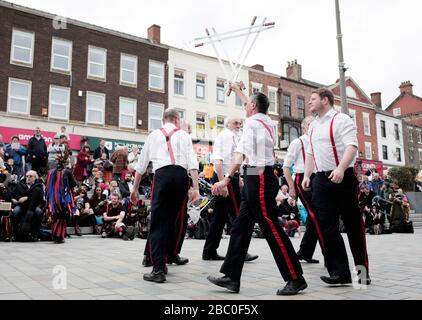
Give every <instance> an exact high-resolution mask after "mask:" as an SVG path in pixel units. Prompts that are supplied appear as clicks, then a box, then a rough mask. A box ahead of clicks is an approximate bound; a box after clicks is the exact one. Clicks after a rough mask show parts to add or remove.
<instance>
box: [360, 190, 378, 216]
mask: <svg viewBox="0 0 422 320" xmlns="http://www.w3.org/2000/svg"><path fill="white" fill-rule="evenodd" d="M374 196H375V195H374V192H373V191H372V190H369V188H368V186H366V185H363V187H362V189H361V190H360V195H359V208H360V212H361V213H362V216H363V217H366V215H367V214H369V212H370V211H371V207H372V201H373V199H374Z"/></svg>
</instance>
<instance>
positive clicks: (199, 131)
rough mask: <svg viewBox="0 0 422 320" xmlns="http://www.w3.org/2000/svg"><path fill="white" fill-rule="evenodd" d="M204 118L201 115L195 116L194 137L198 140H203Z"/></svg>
mask: <svg viewBox="0 0 422 320" xmlns="http://www.w3.org/2000/svg"><path fill="white" fill-rule="evenodd" d="M205 118H206V115H205V114H203V113H197V114H196V136H197V137H198V138H202V139H203V138H205Z"/></svg>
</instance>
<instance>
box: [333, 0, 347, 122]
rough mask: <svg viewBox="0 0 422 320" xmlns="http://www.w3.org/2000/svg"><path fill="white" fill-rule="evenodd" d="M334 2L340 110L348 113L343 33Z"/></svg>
mask: <svg viewBox="0 0 422 320" xmlns="http://www.w3.org/2000/svg"><path fill="white" fill-rule="evenodd" d="M335 3H336V21H337V44H338V60H339V65H338V66H339V70H340V96H341V112H342V113H345V114H349V110H348V108H347V98H346V97H347V96H346V77H345V73H346V70H347V69H346V67H345V63H344V57H343V41H342V40H343V35H342V33H341V22H340V6H339V0H335Z"/></svg>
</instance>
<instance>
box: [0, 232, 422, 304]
mask: <svg viewBox="0 0 422 320" xmlns="http://www.w3.org/2000/svg"><path fill="white" fill-rule="evenodd" d="M415 231H416V233H415V234H393V235H381V236H373V235H368V236H367V242H368V252H369V263H370V270H371V278H372V285H371V286H368V287H367V288H366V289H357V288H354V287H353V286H342V287H333V288H330V287H328V286H326V285H325V284H324V283H322V282H321V281H320V279H319V276H320V275H324V274H326V272H325V270H324V267H323V264H318V265H309V264H306V263H304V264H303V265H302V266H303V269H304V272H305V278H306V280H307V282H308V285H309V287H308V289H307V290H305V291H304V292H303V293H302V294H299V295H297V296H294V297H279V296H277V295H276V291H277V289H278V288H280V287H282V286H284V283H283V281H282V278H281V276H280V274H279V273H278V270H277V268H276V265H275V263H274V261H273V258H272V255H271V252H270V249H269V247H268V245H267V243H266V241H265V240H264V239H252V242H251V247H250V249H249V252H251V253H256V254H259V256H260V257H259V259H258V260H256V261H254V262H251V263H246V264H245V267H244V272H243V277H242V283H241V291H240V293H239V294H233V293H230V292H227V291H225V289H220V288H218V287H215V286H213V285H212V284H210V283H209V282H208V281H207V280H206V277H207V276H208V275H209V274H218V271H219V268H220V266H221V262H220V261H216V262H214V261H202V259H201V253H202V247H203V245H204V241H201V240H192V239H188V240H186V241H185V244H184V247H183V251H182V256H186V257H189V259H190V262H189V264H187V265H185V266H170V267H169V274H168V276H167V282H166V283H164V284H154V283H149V282H145V281H143V280H142V274H143V273H146V272H149V271H150V270H151V269H150V268H143V267H141V260H142V252H143V249H144V245H145V240H140V239H136V240H134V241H132V242H124V241H122V240H120V239H101V238H99V236H83V237H81V238H78V237H72V238H71V239H69V240H67V242H66V243H65V244H64V245H55V244H53V243H50V242H47V243H45V242H41V243H0V257H1V258H0V300H5V299H66V300H68V299H80V300H91V299H99V300H103V299H107V300H109V299H113V300H115V299H125V300H132V299H136V300H151V299H152V300H156V299H159V300H214V299H223V300H262V299H264V300H269V299H275V300H283V299H287V300H301V299H303V300H305V299H306V300H319V299H320V300H350V299H353V300H372V299H387V300H389V299H394V300H408V299H418V300H419V299H422V245H421V244H422V232H421V229H416V230H415ZM300 240H301V239H300V238H299V237H297V236H296V238H294V239H293V244H294V246H295V248H296V249H298V247H299V244H300ZM228 241H229V238H227V237H225V238H224V239H223V240H222V241H221V248H220V250H219V253H220V254H225V251H226V249H227V246H228ZM345 241H346V246H348V244H347V237H345ZM315 257H316V258H317V259H320V261H322V255H321V253H320V251H319V248H317V252H316V255H315ZM352 261H353V259H352V257H351V255H350V250H349V262H352ZM63 267H64V268H65V269H63ZM62 270H66V289H54V288H53V283H55V284H56V285H57V284H59V285H60V283H62V284H63V282H60V281H58V279H59V278H58V277H57V275H63V273H60V272H61V271H62ZM53 271H54V272H55V273H54V274H53ZM60 279H61V278H60Z"/></svg>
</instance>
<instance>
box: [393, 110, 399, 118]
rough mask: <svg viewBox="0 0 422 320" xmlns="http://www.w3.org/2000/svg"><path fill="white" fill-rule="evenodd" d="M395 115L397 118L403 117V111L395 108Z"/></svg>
mask: <svg viewBox="0 0 422 320" xmlns="http://www.w3.org/2000/svg"><path fill="white" fill-rule="evenodd" d="M393 115H395V116H396V117H397V116H401V109H400V108H395V109H393Z"/></svg>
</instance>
